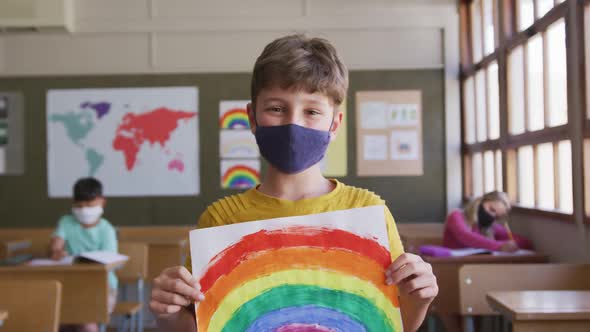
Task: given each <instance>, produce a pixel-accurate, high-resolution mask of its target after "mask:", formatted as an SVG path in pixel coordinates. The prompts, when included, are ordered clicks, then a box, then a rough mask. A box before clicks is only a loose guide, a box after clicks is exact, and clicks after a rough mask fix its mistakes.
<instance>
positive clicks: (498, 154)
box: [496, 150, 504, 191]
mask: <svg viewBox="0 0 590 332" xmlns="http://www.w3.org/2000/svg"><path fill="white" fill-rule="evenodd" d="M502 181H503V177H502V151H501V150H496V190H498V191H504V184H503V183H502Z"/></svg>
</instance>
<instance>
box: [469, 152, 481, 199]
mask: <svg viewBox="0 0 590 332" xmlns="http://www.w3.org/2000/svg"><path fill="white" fill-rule="evenodd" d="M472 171H473V196H475V197H479V196H481V195H483V162H482V160H481V153H476V154H474V155H473V167H472Z"/></svg>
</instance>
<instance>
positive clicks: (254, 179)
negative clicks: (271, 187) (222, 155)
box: [221, 159, 260, 189]
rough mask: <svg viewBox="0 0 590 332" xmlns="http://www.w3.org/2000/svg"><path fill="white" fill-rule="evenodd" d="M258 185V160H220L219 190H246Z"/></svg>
mask: <svg viewBox="0 0 590 332" xmlns="http://www.w3.org/2000/svg"><path fill="white" fill-rule="evenodd" d="M258 183H260V160H258V159H243V160H239V159H236V160H221V188H223V189H247V188H252V187H254V186H256V185H257V184H258Z"/></svg>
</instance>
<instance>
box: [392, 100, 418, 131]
mask: <svg viewBox="0 0 590 332" xmlns="http://www.w3.org/2000/svg"><path fill="white" fill-rule="evenodd" d="M388 112H389V114H388V119H389V125H390V126H392V127H398V126H416V125H418V120H419V118H418V105H416V104H391V105H390V107H389V109H388Z"/></svg>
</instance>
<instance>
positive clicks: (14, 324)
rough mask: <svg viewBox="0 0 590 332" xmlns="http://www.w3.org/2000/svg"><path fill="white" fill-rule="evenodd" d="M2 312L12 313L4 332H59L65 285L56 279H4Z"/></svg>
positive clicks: (0, 282)
mask: <svg viewBox="0 0 590 332" xmlns="http://www.w3.org/2000/svg"><path fill="white" fill-rule="evenodd" d="M0 294H1V296H0V309H2V310H6V311H7V312H8V318H7V319H6V320H5V321H4V324H3V325H2V327H0V331H19V332H57V330H58V326H59V314H60V306H61V283H60V282H58V281H55V280H0Z"/></svg>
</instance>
